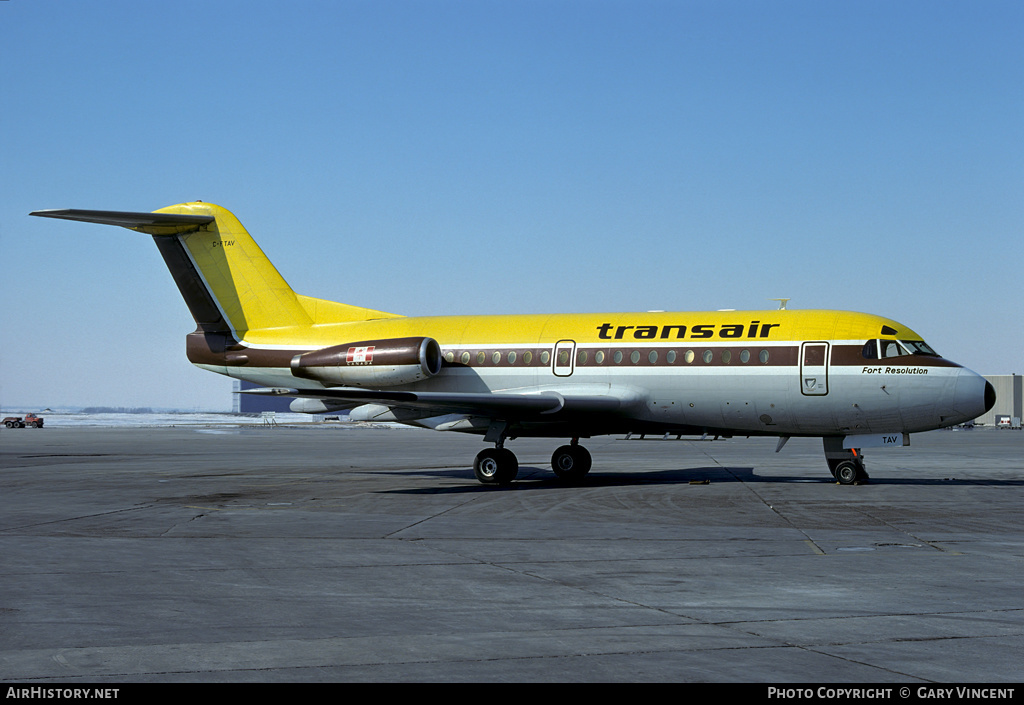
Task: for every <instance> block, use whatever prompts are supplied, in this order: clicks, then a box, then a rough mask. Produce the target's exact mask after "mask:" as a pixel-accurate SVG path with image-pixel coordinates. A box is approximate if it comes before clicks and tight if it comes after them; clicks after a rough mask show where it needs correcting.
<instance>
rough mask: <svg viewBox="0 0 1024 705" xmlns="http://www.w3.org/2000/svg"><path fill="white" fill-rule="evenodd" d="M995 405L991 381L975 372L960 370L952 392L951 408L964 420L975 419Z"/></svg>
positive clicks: (994, 394) (993, 388) (994, 391)
mask: <svg viewBox="0 0 1024 705" xmlns="http://www.w3.org/2000/svg"><path fill="white" fill-rule="evenodd" d="M995 405H996V390H995V387H993V386H992V383H991V382H989V381H988V380H987V379H985V378H984V377H982V376H981V375H979V374H978V373H976V372H972V371H970V370H967V369H962V370H960V374H959V375H957V379H956V388H955V390H954V393H953V408H954V409H956V411H957V412H958V413H960V414H963V415H964V418H965V420H969V419H976V418H978V417H979V416H981V415H982V414H984V413H985V412H986V411H988V410H989V409H991V408H992V407H993V406H995Z"/></svg>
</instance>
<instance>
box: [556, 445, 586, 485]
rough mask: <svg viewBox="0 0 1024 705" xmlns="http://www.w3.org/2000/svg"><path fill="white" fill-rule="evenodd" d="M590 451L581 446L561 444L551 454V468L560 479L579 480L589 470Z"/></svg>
mask: <svg viewBox="0 0 1024 705" xmlns="http://www.w3.org/2000/svg"><path fill="white" fill-rule="evenodd" d="M592 462H593V461H592V459H591V457H590V451H588V450H587V449H586V448H584V447H583V446H561V447H559V448H558V449H556V450H555V452H554V453H552V454H551V469H552V470H553V471H554V473H555V475H557V476H558V477H559V478H560V479H562V480H572V481H575V480H581V479H583V478H584V477H586V475H587V473H588V472H590V466H591V465H592Z"/></svg>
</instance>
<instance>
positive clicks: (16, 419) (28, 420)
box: [0, 414, 43, 428]
mask: <svg viewBox="0 0 1024 705" xmlns="http://www.w3.org/2000/svg"><path fill="white" fill-rule="evenodd" d="M0 423H3V425H4V426H6V427H7V428H25V426H29V427H30V428H42V427H43V417H41V416H36V415H35V414H28V415H26V416H25V417H24V418H22V417H21V416H7V417H5V418H4V420H3V421H2V422H0Z"/></svg>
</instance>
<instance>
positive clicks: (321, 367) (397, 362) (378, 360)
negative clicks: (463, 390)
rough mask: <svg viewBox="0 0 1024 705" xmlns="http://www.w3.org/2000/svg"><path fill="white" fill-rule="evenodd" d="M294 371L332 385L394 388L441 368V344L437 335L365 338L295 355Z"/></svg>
mask: <svg viewBox="0 0 1024 705" xmlns="http://www.w3.org/2000/svg"><path fill="white" fill-rule="evenodd" d="M291 367H292V374H293V375H295V376H296V377H302V378H304V379H313V380H316V381H318V382H324V383H326V384H331V385H344V386H351V387H392V386H395V385H398V384H410V383H412V382H418V381H420V380H422V379H427V378H428V377H433V376H434V375H436V374H437V373H438V372H440V371H441V346H440V345H438V344H437V341H436V340H434V339H433V338H390V339H387V340H364V341H361V342H358V343H345V344H344V345H333V346H331V347H329V348H323V349H322V350H312V351H310V352H308V353H302V354H301V355H296V356H295V357H293V358H292V363H291Z"/></svg>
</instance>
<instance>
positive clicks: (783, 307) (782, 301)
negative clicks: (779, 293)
mask: <svg viewBox="0 0 1024 705" xmlns="http://www.w3.org/2000/svg"><path fill="white" fill-rule="evenodd" d="M768 300H769V301H778V302H779V310H780V311H785V310H786V304H787V303H788V302H789V299H768Z"/></svg>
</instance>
